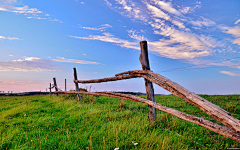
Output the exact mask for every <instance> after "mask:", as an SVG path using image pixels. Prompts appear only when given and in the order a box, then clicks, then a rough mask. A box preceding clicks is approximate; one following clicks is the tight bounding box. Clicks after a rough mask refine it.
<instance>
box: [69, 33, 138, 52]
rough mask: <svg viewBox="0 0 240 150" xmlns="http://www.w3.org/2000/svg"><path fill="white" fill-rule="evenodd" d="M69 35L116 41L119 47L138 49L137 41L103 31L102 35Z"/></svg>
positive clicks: (87, 38) (78, 37) (110, 41)
mask: <svg viewBox="0 0 240 150" xmlns="http://www.w3.org/2000/svg"><path fill="white" fill-rule="evenodd" d="M69 37H72V38H77V39H83V40H99V41H103V42H109V43H116V44H117V45H119V46H121V47H125V48H132V49H137V50H139V47H137V46H136V45H137V44H138V43H134V42H129V41H127V40H123V39H119V38H116V37H114V36H113V35H112V34H110V33H103V35H90V36H89V37H80V36H69Z"/></svg>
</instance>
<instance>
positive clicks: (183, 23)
mask: <svg viewBox="0 0 240 150" xmlns="http://www.w3.org/2000/svg"><path fill="white" fill-rule="evenodd" d="M239 7H240V1H237V0H235V1H223V0H218V1H208V0H204V1H193V0H192V1H190V0H184V1H177V0H171V1H159V0H98V1H90V0H68V1H65V0H58V1H53V0H41V1H40V0H34V1H32V0H0V52H1V54H0V91H5V92H6V91H13V92H20V91H22V92H23V91H39V90H41V91H46V88H47V87H48V86H49V83H50V82H52V78H53V77H56V79H57V83H58V86H59V87H60V88H61V89H64V79H67V88H68V90H70V89H74V84H73V81H72V80H73V72H72V68H73V67H76V68H77V71H78V78H79V79H83V80H85V79H96V78H104V77H112V76H114V75H115V74H117V73H120V72H124V71H128V70H139V69H141V65H140V62H139V54H140V51H139V50H140V46H139V42H140V41H141V40H147V41H148V48H149V59H150V67H151V70H152V71H154V72H156V73H159V74H161V75H163V76H165V77H167V78H169V79H170V80H172V81H174V82H176V83H178V84H180V85H182V86H183V87H185V88H187V89H189V90H190V91H192V92H195V93H197V94H203V93H204V94H230V93H231V94H240V70H239V69H240V62H239V60H240V54H239V53H240V49H239V48H240V9H239ZM179 68H180V69H179ZM86 86H88V87H89V86H92V89H93V90H95V91H105V90H107V91H139V92H145V87H144V80H143V79H130V80H123V81H118V82H109V83H101V84H91V85H80V87H86ZM154 88H155V93H157V94H168V92H167V91H165V90H163V89H161V87H158V86H154Z"/></svg>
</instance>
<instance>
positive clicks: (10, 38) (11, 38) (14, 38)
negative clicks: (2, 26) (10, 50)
mask: <svg viewBox="0 0 240 150" xmlns="http://www.w3.org/2000/svg"><path fill="white" fill-rule="evenodd" d="M0 40H20V39H19V38H16V37H5V36H2V35H0Z"/></svg>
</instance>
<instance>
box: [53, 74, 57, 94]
mask: <svg viewBox="0 0 240 150" xmlns="http://www.w3.org/2000/svg"><path fill="white" fill-rule="evenodd" d="M53 84H54V86H55V91H58V89H57V82H56V78H53ZM57 96H58V93H57Z"/></svg>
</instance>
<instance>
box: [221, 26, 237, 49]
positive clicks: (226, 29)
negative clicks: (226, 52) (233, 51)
mask: <svg viewBox="0 0 240 150" xmlns="http://www.w3.org/2000/svg"><path fill="white" fill-rule="evenodd" d="M220 29H221V30H222V31H223V32H224V33H228V34H232V35H233V36H234V37H237V38H236V39H230V41H231V42H232V43H233V44H238V45H240V38H239V37H240V26H235V27H221V28H220Z"/></svg>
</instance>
